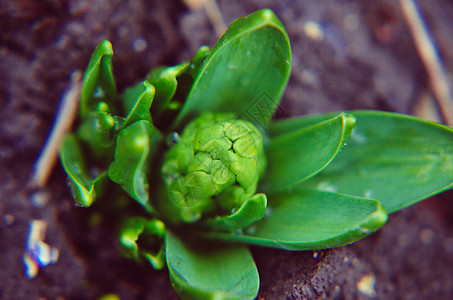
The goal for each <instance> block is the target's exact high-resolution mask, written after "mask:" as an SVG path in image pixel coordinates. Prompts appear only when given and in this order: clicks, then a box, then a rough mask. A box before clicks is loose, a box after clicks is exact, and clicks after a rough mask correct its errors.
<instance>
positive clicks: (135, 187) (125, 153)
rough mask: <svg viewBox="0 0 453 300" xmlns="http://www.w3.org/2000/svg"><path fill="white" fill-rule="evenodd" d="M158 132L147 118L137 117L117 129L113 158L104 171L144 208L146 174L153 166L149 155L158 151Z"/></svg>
mask: <svg viewBox="0 0 453 300" xmlns="http://www.w3.org/2000/svg"><path fill="white" fill-rule="evenodd" d="M161 140H162V134H161V133H160V132H159V131H158V130H157V129H156V128H155V127H154V126H153V125H152V124H151V123H150V122H148V121H145V120H140V121H137V122H135V123H133V124H132V125H130V126H128V127H126V128H124V129H123V130H121V131H120V133H119V135H118V139H117V144H116V149H115V160H114V162H113V163H112V164H111V165H110V167H109V170H108V174H109V177H110V179H111V180H112V181H113V182H116V183H118V184H119V185H121V187H122V188H123V189H124V190H125V191H126V192H127V193H128V194H129V195H130V196H131V197H132V198H134V199H135V200H137V201H138V202H139V203H140V204H142V205H143V206H144V207H145V208H146V209H148V210H151V206H150V203H149V199H148V179H147V176H146V173H147V171H148V170H149V169H151V168H152V167H153V166H151V165H150V164H151V163H152V161H151V160H152V156H153V154H154V153H155V152H156V151H157V150H158V146H159V144H160V142H161Z"/></svg>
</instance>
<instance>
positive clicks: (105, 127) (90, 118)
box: [77, 111, 115, 157]
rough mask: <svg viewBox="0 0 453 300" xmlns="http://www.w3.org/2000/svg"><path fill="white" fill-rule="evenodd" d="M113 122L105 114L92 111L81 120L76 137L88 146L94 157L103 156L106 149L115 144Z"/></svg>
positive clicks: (111, 118)
mask: <svg viewBox="0 0 453 300" xmlns="http://www.w3.org/2000/svg"><path fill="white" fill-rule="evenodd" d="M114 127H115V120H114V118H113V117H112V116H111V115H110V114H109V113H106V112H103V111H96V112H94V111H92V112H89V113H88V114H87V115H86V117H85V118H84V119H83V121H82V124H81V125H80V127H79V129H78V130H77V136H78V137H79V138H80V139H81V140H82V141H84V142H86V143H87V144H88V145H89V146H90V150H91V151H93V153H94V155H95V156H98V157H99V156H101V155H103V154H105V152H106V149H107V148H109V147H112V146H113V144H114V142H115V137H114V133H115V128H114Z"/></svg>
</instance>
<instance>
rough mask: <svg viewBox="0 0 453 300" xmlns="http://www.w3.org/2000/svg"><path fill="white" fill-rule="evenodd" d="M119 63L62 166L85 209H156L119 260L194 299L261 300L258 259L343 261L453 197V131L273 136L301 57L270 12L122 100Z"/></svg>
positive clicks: (295, 125) (297, 120)
mask: <svg viewBox="0 0 453 300" xmlns="http://www.w3.org/2000/svg"><path fill="white" fill-rule="evenodd" d="M112 55H113V51H112V47H111V44H110V43H109V42H108V41H103V42H101V43H100V44H99V46H98V47H97V48H96V50H95V51H94V54H93V56H92V58H91V61H90V63H89V65H88V68H87V70H86V72H85V78H84V83H83V87H82V92H81V101H80V114H79V120H78V127H77V129H76V130H75V131H74V132H73V133H71V134H69V135H68V136H67V137H66V139H65V141H64V143H63V145H62V147H61V151H60V154H61V160H62V163H63V166H64V169H65V170H66V172H67V174H68V176H69V179H70V183H71V188H72V192H73V195H74V199H75V201H76V203H77V205H79V206H83V207H88V206H90V205H92V204H93V203H94V202H95V201H96V200H97V199H100V198H105V200H104V205H105V203H107V201H108V203H110V204H111V206H114V205H115V204H114V203H115V199H118V198H122V199H123V198H125V197H127V198H128V199H131V203H132V202H134V200H135V201H136V203H138V204H140V205H141V206H142V207H143V209H144V210H143V214H141V215H132V213H131V212H132V211H134V210H127V209H121V210H119V211H118V220H119V221H118V222H122V223H123V226H122V228H121V230H120V234H119V240H120V244H121V251H122V252H123V253H124V254H125V255H126V256H128V257H132V258H135V259H137V260H139V261H148V262H149V263H150V264H151V265H152V266H153V267H154V268H156V269H161V268H163V267H164V266H165V265H166V266H167V267H168V270H169V274H170V280H171V282H172V285H173V287H174V289H175V291H176V292H177V293H178V294H179V295H180V296H181V297H182V298H188V299H205V298H207V299H214V298H215V299H224V298H228V299H230V298H231V299H252V298H254V297H256V295H257V293H258V288H259V277H258V272H257V269H256V266H255V263H254V260H253V257H252V255H251V254H250V252H249V250H248V248H247V245H248V244H249V245H261V246H268V247H275V248H281V249H286V250H314V249H325V248H333V247H339V246H343V245H346V244H350V243H353V242H355V241H357V240H360V239H362V238H364V237H366V236H368V235H369V234H371V233H373V232H375V231H376V230H377V229H378V228H380V227H381V226H382V225H383V224H384V223H385V222H386V220H387V214H388V213H392V212H395V211H398V210H400V209H402V208H404V207H406V206H408V205H411V204H413V203H416V202H418V201H420V200H423V199H425V198H427V197H430V196H432V195H434V194H437V193H439V192H442V191H444V190H447V189H450V188H451V187H452V182H453V131H452V130H451V129H450V128H448V127H446V126H443V125H440V124H436V123H433V122H428V121H424V120H421V119H418V118H415V117H411V116H406V115H401V114H396V113H388V112H379V111H352V112H339V113H329V114H321V115H313V116H303V117H294V118H290V119H285V120H278V121H273V120H272V119H271V118H272V115H273V114H274V112H275V110H276V109H277V107H278V103H279V100H280V98H281V96H282V94H283V92H284V90H285V86H286V84H287V81H288V77H289V74H290V66H291V50H290V44H289V39H288V36H287V33H286V31H285V29H284V27H283V25H282V23H281V22H280V21H279V20H278V19H277V17H276V16H275V15H274V14H273V12H272V11H270V10H268V9H265V10H260V11H257V12H255V13H252V14H250V15H248V16H247V17H244V18H240V19H238V20H236V21H234V22H233V23H232V24H231V25H230V27H229V28H228V30H227V31H226V33H225V34H224V35H223V36H222V37H221V38H220V40H219V41H218V42H217V44H216V45H215V46H214V47H213V48H212V49H211V50H210V49H209V48H207V47H202V48H201V49H200V50H199V51H198V53H197V54H196V55H195V57H194V58H193V59H192V60H191V61H189V62H186V63H182V64H180V65H177V66H174V67H169V68H166V67H160V68H157V69H155V70H152V71H151V72H150V73H149V75H148V76H147V78H146V79H145V80H144V81H143V82H142V83H140V84H138V85H136V86H133V87H131V88H128V89H126V90H125V91H124V93H123V94H118V92H117V90H116V87H115V81H114V78H113V73H112V67H111V58H112ZM115 186H120V187H121V188H122V191H123V192H122V193H117V192H112V190H115ZM135 211H136V210H135Z"/></svg>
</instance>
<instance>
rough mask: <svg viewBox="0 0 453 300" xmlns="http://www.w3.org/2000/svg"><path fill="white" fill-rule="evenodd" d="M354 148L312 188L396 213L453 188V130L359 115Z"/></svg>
mask: <svg viewBox="0 0 453 300" xmlns="http://www.w3.org/2000/svg"><path fill="white" fill-rule="evenodd" d="M352 113H353V114H354V116H356V117H357V126H356V128H355V129H354V131H353V134H352V136H351V138H350V139H349V143H348V145H347V146H346V147H345V149H344V150H343V152H342V153H341V154H340V155H338V157H336V158H335V160H334V161H333V162H332V164H330V165H329V166H328V167H327V168H326V169H325V170H323V171H322V172H321V173H320V174H319V175H318V176H316V177H314V178H313V179H311V180H309V181H308V182H306V183H304V184H303V186H304V187H306V188H312V189H313V188H315V189H319V190H328V191H335V192H339V193H344V194H350V195H356V196H364V197H370V198H374V199H377V200H379V201H380V202H381V203H382V205H384V207H385V209H386V210H387V211H388V212H394V211H397V210H399V209H402V208H404V207H406V206H408V205H411V204H413V203H415V202H417V201H420V200H423V199H425V198H427V197H429V196H432V195H434V194H437V193H439V192H441V191H443V190H446V189H450V188H452V187H453V130H452V129H451V128H448V127H446V126H443V125H440V124H437V123H433V122H429V121H424V120H421V119H418V118H415V117H411V116H406V115H400V114H395V113H387V112H378V111H354V112H352Z"/></svg>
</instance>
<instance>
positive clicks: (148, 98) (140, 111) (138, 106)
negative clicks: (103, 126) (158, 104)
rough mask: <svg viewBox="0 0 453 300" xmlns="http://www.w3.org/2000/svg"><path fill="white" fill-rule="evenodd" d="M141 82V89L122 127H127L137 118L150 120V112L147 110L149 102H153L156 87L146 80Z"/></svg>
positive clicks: (149, 106)
mask: <svg viewBox="0 0 453 300" xmlns="http://www.w3.org/2000/svg"><path fill="white" fill-rule="evenodd" d="M142 84H143V91H142V92H141V93H140V95H139V96H138V97H137V99H136V101H135V104H134V106H133V107H132V108H131V110H130V111H129V113H128V115H127V117H126V120H125V121H124V124H123V125H122V126H123V127H127V126H129V125H131V124H132V123H134V122H136V121H139V120H145V121H148V122H151V114H150V111H149V110H150V108H151V104H152V103H153V99H154V94H155V92H156V89H155V88H154V86H153V85H151V84H150V83H148V82H147V81H144V82H143V83H142Z"/></svg>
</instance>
